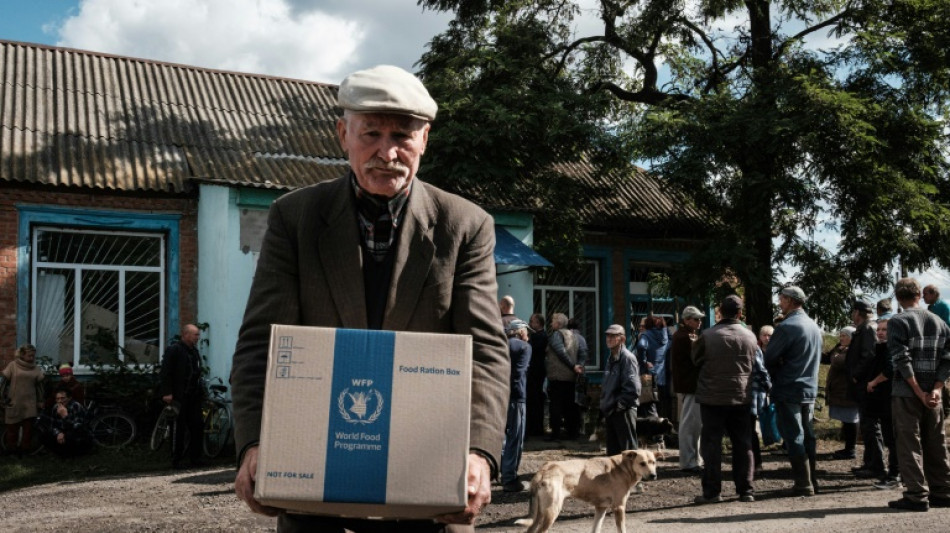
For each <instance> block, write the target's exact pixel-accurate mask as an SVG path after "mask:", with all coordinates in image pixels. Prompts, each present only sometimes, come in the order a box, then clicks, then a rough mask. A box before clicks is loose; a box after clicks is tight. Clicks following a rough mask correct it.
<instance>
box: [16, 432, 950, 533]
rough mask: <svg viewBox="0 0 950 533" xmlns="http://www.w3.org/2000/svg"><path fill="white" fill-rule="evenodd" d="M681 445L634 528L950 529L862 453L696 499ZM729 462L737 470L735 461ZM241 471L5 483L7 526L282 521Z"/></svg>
mask: <svg viewBox="0 0 950 533" xmlns="http://www.w3.org/2000/svg"><path fill="white" fill-rule="evenodd" d="M565 444H567V445H568V446H567V448H565V447H556V448H555V447H552V446H550V445H549V444H548V443H543V442H529V444H528V450H527V451H526V454H525V458H524V462H523V464H522V471H523V472H525V473H526V474H525V476H524V478H525V479H528V477H529V476H530V472H534V471H535V470H537V468H538V467H540V465H541V464H542V463H543V462H544V461H546V460H550V459H560V458H565V457H568V456H590V455H593V454H595V453H597V452H598V450H597V449H596V448H595V447H594V446H592V445H590V444H587V443H581V444H579V443H565ZM832 445H833V444H828V446H832ZM822 451H823V453H822V457H828V452H830V451H831V449H830V448H828V449H824V450H822ZM859 451H860V450H859ZM675 453H676V452H675V450H672V452H671V453H670V454H669V455H668V457H667V458H666V460H664V461H661V466H660V468H659V475H660V479H658V480H657V481H655V482H651V483H648V484H647V489H646V492H645V493H644V494H642V495H637V496H633V497H631V499H630V501H629V502H628V505H627V526H628V530H629V531H631V532H634V531H675V532H676V533H687V532H692V531H696V532H699V531H701V532H703V533H710V532H733V531H755V532H756V533H772V532H798V531H801V532H809V533H814V532H815V531H816V530H819V529H820V531H821V532H822V533H828V532H839V531H841V532H843V531H888V530H891V531H934V532H937V531H940V532H946V531H950V509H932V510H931V511H930V512H928V513H908V512H897V511H892V510H890V509H888V508H887V501H888V500H890V499H895V498H897V497H899V496H900V494H899V493H898V492H895V491H879V490H876V489H874V488H872V487H871V486H870V485H871V484H870V482H869V481H865V480H856V479H854V477H853V476H851V475H850V473H849V467H850V466H852V465H853V464H854V463H852V462H848V461H830V460H827V461H821V462H820V464H819V469H820V474H821V479H822V483H823V487H824V490H823V494H821V495H819V496H817V497H814V498H794V497H791V496H789V495H788V493H787V491H786V490H785V489H786V488H787V487H789V486H791V479H790V476H791V473H790V470H789V468H788V466H787V463H786V461H785V457H784V456H781V455H778V454H768V453H767V454H766V455H765V468H766V472H765V476H764V477H763V478H762V479H761V480H757V481H756V491H757V501H756V502H755V503H739V502H738V501H736V499H735V491H734V490H733V487H732V484H731V483H730V482H726V483H725V484H724V488H723V496H724V497H726V500H727V501H726V502H725V503H722V504H717V505H708V506H695V505H692V504H691V503H690V502H691V501H692V498H693V496H695V495H697V494H699V477H697V476H695V475H687V474H685V473H682V472H680V471H679V469H678V465H677V462H676V456H675ZM724 470H725V471H726V472H727V474H726V478H727V479H728V476H729V474H728V467H725V468H724ZM233 475H234V474H233V471H231V470H229V469H211V470H200V471H185V472H176V473H173V474H163V475H152V476H141V477H137V478H122V479H100V480H95V481H87V482H80V483H53V484H47V485H41V486H36V487H31V488H27V489H21V490H16V491H11V492H0V531H4V532H34V531H63V530H68V531H70V533H85V532H90V533H91V532H96V533H112V532H114V533H119V532H122V533H125V532H140V531H141V532H145V531H175V532H177V531H273V530H274V529H275V521H274V519H271V518H266V517H262V516H257V515H253V514H251V513H250V512H248V511H247V510H246V509H245V508H244V506H243V505H242V504H240V503H239V502H238V501H237V499H236V498H235V497H234V495H233V492H232V481H233ZM497 488H498V487H496V489H497ZM492 497H493V500H494V501H493V503H492V505H491V506H489V507H488V508H487V509H486V512H485V513H484V515H483V516H482V517H481V520H480V521H479V527H478V530H479V531H486V532H498V533H500V532H508V531H511V532H515V531H522V528H520V527H517V526H515V525H514V520H515V519H516V518H519V517H522V516H524V515H525V514H526V512H527V508H528V495H527V494H526V493H515V494H510V493H504V492H502V491H500V490H495V491H494V492H493V494H492ZM592 516H593V513H592V509H591V508H589V507H588V506H586V505H585V504H581V503H579V502H574V501H570V500H569V501H568V503H567V505H565V508H564V511H563V513H562V516H561V518H560V519H559V520H558V522H557V523H556V524H555V527H554V530H555V531H559V532H571V533H574V532H582V531H583V532H587V531H590V529H591V524H592ZM607 520H608V523H607V524H606V525H605V529H604V530H605V531H613V523H612V518H611V517H609V516H608V518H607Z"/></svg>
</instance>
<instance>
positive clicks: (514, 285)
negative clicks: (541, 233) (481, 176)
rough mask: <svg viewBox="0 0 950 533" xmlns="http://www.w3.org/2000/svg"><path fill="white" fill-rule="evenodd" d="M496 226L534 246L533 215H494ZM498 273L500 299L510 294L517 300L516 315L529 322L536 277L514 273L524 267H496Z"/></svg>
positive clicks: (527, 273) (528, 272)
mask: <svg viewBox="0 0 950 533" xmlns="http://www.w3.org/2000/svg"><path fill="white" fill-rule="evenodd" d="M492 216H493V217H494V219H495V226H498V227H501V228H504V229H506V230H508V232H509V233H511V234H512V235H514V236H515V237H516V238H517V239H518V240H520V241H521V242H523V243H525V244H526V245H528V246H531V247H533V245H534V222H533V220H532V218H531V215H527V214H521V213H492ZM496 266H497V273H498V278H497V279H498V298H496V300H500V299H501V297H502V296H504V295H506V294H510V295H511V297H512V298H514V299H515V314H516V315H518V317H519V318H521V319H522V320H525V321H527V320H528V318H529V317H530V316H531V314H532V313H534V275H533V274H532V273H531V272H530V271H527V270H525V271H522V272H514V273H511V274H506V272H510V271H513V270H521V269H523V268H524V267H523V266H517V265H496Z"/></svg>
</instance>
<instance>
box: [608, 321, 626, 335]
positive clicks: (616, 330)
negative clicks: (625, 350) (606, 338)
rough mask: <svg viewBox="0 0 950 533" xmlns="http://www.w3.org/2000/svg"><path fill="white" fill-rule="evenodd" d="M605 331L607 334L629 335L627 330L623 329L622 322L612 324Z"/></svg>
mask: <svg viewBox="0 0 950 533" xmlns="http://www.w3.org/2000/svg"><path fill="white" fill-rule="evenodd" d="M604 333H606V334H607V335H624V336H626V335H627V332H626V331H624V330H623V326H621V325H620V324H611V325H610V327H608V328H607V331H605V332H604Z"/></svg>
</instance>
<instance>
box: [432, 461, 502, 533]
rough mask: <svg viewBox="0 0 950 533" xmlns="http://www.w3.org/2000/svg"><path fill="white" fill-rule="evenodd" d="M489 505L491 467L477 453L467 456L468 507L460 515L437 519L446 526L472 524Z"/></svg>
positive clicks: (455, 514) (448, 515) (443, 516)
mask: <svg viewBox="0 0 950 533" xmlns="http://www.w3.org/2000/svg"><path fill="white" fill-rule="evenodd" d="M489 503H491V467H490V466H488V461H487V460H486V459H485V458H484V457H482V456H481V455H478V454H477V453H470V454H468V505H467V506H466V507H465V510H464V511H462V512H460V513H454V514H447V515H442V516H440V517H439V521H440V522H444V523H446V524H474V523H475V517H477V516H478V514H479V513H481V512H482V509H484V508H485V506H486V505H488V504H489Z"/></svg>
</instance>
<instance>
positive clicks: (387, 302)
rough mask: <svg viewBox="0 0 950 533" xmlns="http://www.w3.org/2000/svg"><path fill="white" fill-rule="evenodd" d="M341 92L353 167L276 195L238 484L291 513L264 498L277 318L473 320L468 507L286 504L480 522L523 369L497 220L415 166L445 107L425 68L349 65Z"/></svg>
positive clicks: (255, 306) (253, 319)
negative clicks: (406, 511)
mask: <svg viewBox="0 0 950 533" xmlns="http://www.w3.org/2000/svg"><path fill="white" fill-rule="evenodd" d="M337 98H338V102H339V105H340V107H342V108H343V116H342V117H341V118H340V119H339V120H338V121H337V135H338V137H339V141H340V145H341V146H342V147H343V150H344V152H346V154H347V157H348V160H349V165H350V169H349V172H347V174H345V175H344V176H342V177H340V178H338V179H335V180H331V181H327V182H323V183H319V184H316V185H313V186H310V187H304V188H302V189H299V190H297V191H294V192H292V193H289V194H286V195H284V196H282V197H281V198H280V199H278V200H277V201H275V202H274V203H273V204H272V205H271V208H270V213H269V216H268V223H267V231H266V233H265V235H264V240H263V245H262V248H261V253H260V257H259V262H258V265H257V272H256V274H255V276H254V283H253V285H252V287H251V293H250V297H249V298H248V303H247V310H246V312H245V315H244V323H243V325H242V326H241V331H240V334H239V337H238V342H237V347H236V349H235V353H234V366H233V370H232V373H231V385H232V394H233V400H234V415H235V416H234V418H235V441H236V444H237V449H238V452H239V457H238V460H239V464H240V468H239V471H238V475H237V478H236V479H235V491H236V493H237V495H238V496H239V497H240V498H241V499H242V500H243V501H245V502H246V503H247V504H248V506H250V508H251V509H252V510H254V511H256V512H261V513H265V514H270V515H274V514H278V511H277V510H276V509H270V508H266V507H263V506H262V505H261V504H260V503H259V502H258V501H257V500H255V499H254V484H255V476H256V474H257V458H258V440H259V438H260V431H261V411H262V407H263V406H262V401H263V395H264V383H265V373H266V365H267V351H268V342H269V334H270V325H271V324H275V323H276V324H290V325H304V326H324V327H340V328H353V329H382V330H390V331H418V332H431V333H458V334H466V335H471V336H472V359H473V360H472V384H471V387H472V388H471V391H472V393H471V397H472V401H471V405H464V406H463V405H458V406H455V408H457V409H466V410H468V411H469V413H470V416H471V425H470V454H469V455H468V479H467V480H466V483H465V486H466V487H467V492H468V505H467V507H466V508H465V510H464V511H461V512H459V513H456V514H452V515H445V516H442V517H440V518H439V522H436V521H432V520H415V521H414V520H409V521H398V522H395V521H389V522H383V523H380V522H379V521H373V520H362V519H350V518H347V519H337V518H331V517H320V516H307V515H297V514H292V513H279V515H280V516H279V519H278V531H281V532H285V531H333V532H338V531H339V532H342V531H344V530H349V531H353V532H355V533H361V532H364V531H379V530H381V529H384V528H385V529H386V530H387V531H400V532H414V533H415V532H420V533H425V532H434V531H453V532H454V531H472V530H473V529H474V528H473V526H472V524H473V523H474V521H475V518H476V516H477V515H478V514H479V513H480V512H481V511H482V509H483V508H484V506H485V505H487V504H488V503H489V501H490V500H491V479H492V478H493V477H495V476H496V475H497V473H498V470H499V469H498V465H499V464H500V458H501V448H502V442H503V441H504V430H505V418H506V417H505V414H506V406H507V403H508V381H509V379H510V376H509V361H508V349H507V343H506V340H505V334H504V331H503V329H502V325H501V320H499V312H498V304H497V302H496V300H495V299H496V297H497V284H496V282H495V265H494V259H493V256H492V250H493V249H494V224H493V222H492V218H491V216H489V215H488V213H486V212H485V211H483V210H482V209H480V208H479V207H477V206H475V205H474V204H472V203H470V202H468V201H466V200H463V199H461V198H459V197H457V196H454V195H451V194H447V193H445V192H443V191H441V190H439V189H436V188H435V187H433V186H431V185H428V184H426V183H424V182H422V181H420V180H417V179H415V177H416V172H417V171H418V169H419V163H420V160H421V157H422V155H423V153H424V152H425V149H426V144H427V142H428V138H429V129H430V127H431V122H432V121H433V120H434V119H435V115H436V111H437V105H436V103H435V101H434V100H433V99H432V98H431V97H430V96H429V93H428V91H427V90H426V88H425V87H424V86H423V85H422V82H421V81H420V80H419V79H418V78H416V77H415V76H413V75H412V74H410V73H408V72H406V71H404V70H402V69H400V68H397V67H392V66H378V67H374V68H371V69H368V70H362V71H359V72H355V73H353V74H351V75H350V76H348V77H347V78H346V79H345V80H343V83H342V84H341V85H340V88H339V92H338V96H337ZM445 523H448V524H450V525H448V526H446V525H445Z"/></svg>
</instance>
